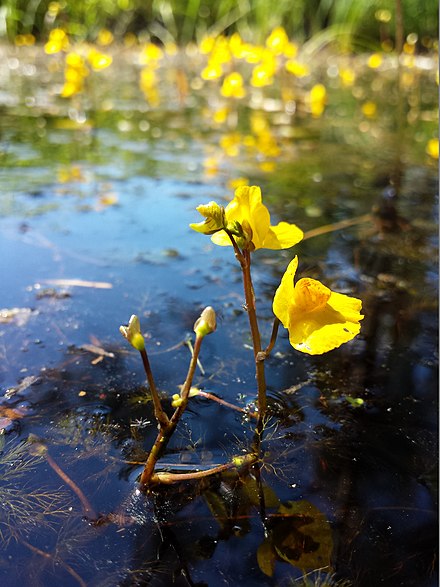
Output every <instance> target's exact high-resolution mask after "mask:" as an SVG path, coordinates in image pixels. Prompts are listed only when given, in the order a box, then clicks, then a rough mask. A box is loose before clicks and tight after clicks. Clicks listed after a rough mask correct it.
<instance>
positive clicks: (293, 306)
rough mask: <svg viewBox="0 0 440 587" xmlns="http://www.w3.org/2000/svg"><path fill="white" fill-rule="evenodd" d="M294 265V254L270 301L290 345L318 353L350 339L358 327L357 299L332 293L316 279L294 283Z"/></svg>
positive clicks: (358, 306)
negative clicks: (287, 334) (284, 329)
mask: <svg viewBox="0 0 440 587" xmlns="http://www.w3.org/2000/svg"><path fill="white" fill-rule="evenodd" d="M297 268H298V257H295V258H294V259H293V260H292V261H291V262H290V263H289V266H288V267H287V269H286V272H285V273H284V275H283V277H282V280H281V283H280V285H279V287H278V289H277V291H276V293H275V297H274V300H273V311H274V314H275V316H276V317H277V318H278V319H279V320H280V322H281V323H282V324H283V326H284V327H285V328H287V330H288V331H289V340H290V344H291V345H292V346H293V348H295V349H296V350H298V351H301V352H302V353H307V354H309V355H320V354H322V353H326V352H328V351H331V350H333V349H335V348H338V347H339V346H341V345H342V344H343V343H345V342H348V341H349V340H352V339H353V338H354V337H355V336H356V335H357V334H359V332H360V329H361V327H360V324H359V322H360V320H362V319H363V315H362V314H361V313H360V311H361V309H362V302H361V300H358V299H356V298H352V297H350V296H346V295H344V294H339V293H335V292H332V291H331V290H330V289H329V288H328V287H326V286H325V285H323V284H322V283H321V282H320V281H317V280H316V279H310V278H307V277H306V278H303V279H300V280H299V281H298V282H297V283H296V285H294V277H295V273H296V270H297Z"/></svg>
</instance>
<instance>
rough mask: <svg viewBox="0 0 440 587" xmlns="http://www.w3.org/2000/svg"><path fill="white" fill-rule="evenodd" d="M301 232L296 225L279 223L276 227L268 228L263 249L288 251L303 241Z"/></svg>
mask: <svg viewBox="0 0 440 587" xmlns="http://www.w3.org/2000/svg"><path fill="white" fill-rule="evenodd" d="M303 236H304V233H303V231H302V230H301V229H300V228H298V227H297V226H296V224H289V223H288V222H279V223H278V224H277V225H276V226H270V228H269V230H268V232H267V234H266V237H265V239H264V241H263V244H262V246H263V248H265V249H275V250H277V249H290V247H293V245H296V244H297V243H299V242H300V241H301V240H302V239H303Z"/></svg>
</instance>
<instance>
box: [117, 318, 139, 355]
mask: <svg viewBox="0 0 440 587" xmlns="http://www.w3.org/2000/svg"><path fill="white" fill-rule="evenodd" d="M119 332H120V333H121V334H122V336H123V337H124V338H126V339H127V340H128V342H129V343H130V344H131V346H132V347H134V348H135V349H136V350H138V351H143V350H144V349H145V341H144V337H143V336H142V333H141V325H140V322H139V318H138V317H137V316H136V315H135V314H133V315H132V316H131V318H130V320H129V322H128V326H120V327H119Z"/></svg>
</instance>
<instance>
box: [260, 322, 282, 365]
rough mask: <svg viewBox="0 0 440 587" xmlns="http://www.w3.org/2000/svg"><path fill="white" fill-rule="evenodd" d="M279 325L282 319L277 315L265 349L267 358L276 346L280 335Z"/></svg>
mask: <svg viewBox="0 0 440 587" xmlns="http://www.w3.org/2000/svg"><path fill="white" fill-rule="evenodd" d="M279 326H280V321H279V319H278V318H276V317H275V320H274V322H273V326H272V334H271V335H270V341H269V344H268V345H267V347H266V349H265V350H264V351H263V352H264V356H265V358H267V357H268V356H269V355H270V353H271V352H272V349H273V347H274V346H275V343H276V340H277V336H278V328H279Z"/></svg>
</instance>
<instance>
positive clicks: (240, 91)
mask: <svg viewBox="0 0 440 587" xmlns="http://www.w3.org/2000/svg"><path fill="white" fill-rule="evenodd" d="M220 93H221V95H222V96H224V97H225V98H244V97H245V96H246V90H245V88H244V85H243V78H242V77H241V75H240V74H239V73H238V72H237V71H233V72H232V73H230V74H229V75H227V76H226V77H225V79H224V80H223V85H222V87H221V89H220Z"/></svg>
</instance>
